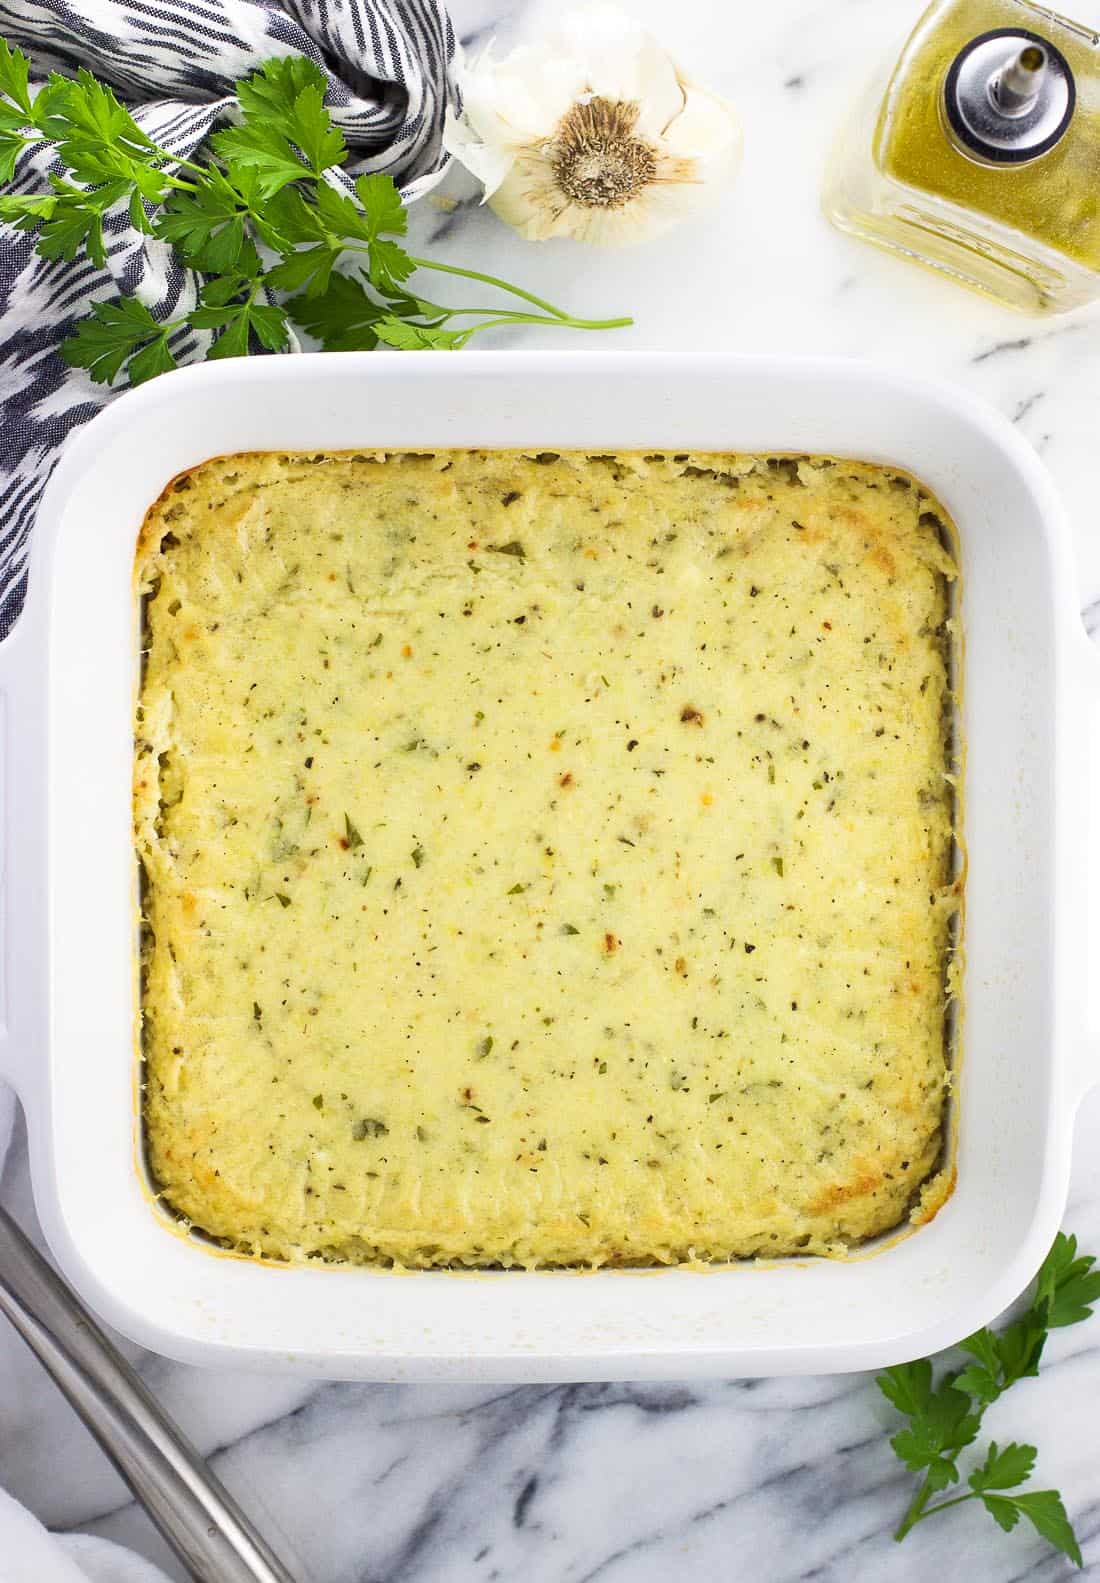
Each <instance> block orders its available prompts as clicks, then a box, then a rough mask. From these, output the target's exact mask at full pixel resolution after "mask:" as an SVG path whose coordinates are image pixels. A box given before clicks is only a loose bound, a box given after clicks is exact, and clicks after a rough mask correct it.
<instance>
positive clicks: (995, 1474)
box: [967, 1440, 1038, 1490]
mask: <svg viewBox="0 0 1100 1583" xmlns="http://www.w3.org/2000/svg"><path fill="white" fill-rule="evenodd" d="M1037 1455H1038V1452H1037V1451H1036V1450H1035V1447H1034V1446H1025V1445H1020V1444H1019V1443H1018V1442H1017V1441H1012V1442H1011V1443H1010V1444H1009V1445H1007V1446H1004V1447H1003V1448H1001V1447H999V1446H998V1445H997V1442H996V1441H995V1440H991V1441H990V1442H989V1450H988V1451H987V1452H986V1457H985V1461H984V1462H983V1463H982V1465H981V1467H980V1468H975V1469H974V1471H973V1473H971V1475H970V1477H969V1479H968V1480H967V1483H968V1484H969V1485H970V1488H971V1489H972V1490H1010V1489H1014V1488H1015V1486H1016V1485H1017V1484H1022V1483H1023V1482H1024V1480H1025V1479H1029V1478H1030V1477H1031V1474H1032V1470H1033V1468H1034V1467H1035V1458H1036V1456H1037Z"/></svg>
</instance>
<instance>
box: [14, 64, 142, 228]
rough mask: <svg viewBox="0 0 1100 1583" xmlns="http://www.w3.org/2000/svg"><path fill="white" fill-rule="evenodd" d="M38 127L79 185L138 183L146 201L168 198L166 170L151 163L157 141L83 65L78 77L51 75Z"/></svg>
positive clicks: (41, 103)
mask: <svg viewBox="0 0 1100 1583" xmlns="http://www.w3.org/2000/svg"><path fill="white" fill-rule="evenodd" d="M37 104H39V105H41V107H42V108H41V113H40V115H39V116H38V121H39V125H40V127H41V129H42V131H43V132H44V133H45V134H46V136H47V137H49V138H51V139H53V140H55V141H56V143H57V153H58V155H59V157H60V158H61V160H62V162H63V163H64V164H65V165H66V166H67V167H68V169H69V170H70V171H71V172H72V174H73V175H74V176H76V177H77V179H78V180H79V181H87V182H100V181H115V180H119V179H121V180H123V181H129V182H133V183H134V185H135V186H136V187H137V189H138V191H139V192H140V193H141V194H142V196H143V197H146V198H150V199H152V200H154V201H156V200H158V199H160V198H161V197H163V195H164V191H165V181H164V175H163V172H162V171H161V170H160V169H159V167H157V166H156V165H155V164H153V163H151V162H150V159H149V156H150V154H153V153H155V152H156V144H155V143H153V142H152V141H151V140H150V139H149V138H148V137H147V136H146V134H145V133H144V132H143V131H142V130H141V128H140V127H139V126H138V124H137V122H136V121H135V120H134V118H133V116H132V115H131V114H130V112H129V111H128V110H127V109H126V108H125V106H124V105H122V104H120V103H119V101H118V99H117V98H116V97H115V95H114V94H113V93H112V91H111V89H110V88H107V87H105V86H104V85H103V84H102V83H100V82H97V81H96V79H95V78H94V77H93V76H92V74H91V72H90V71H87V70H86V69H85V68H84V67H83V66H82V67H81V68H80V70H79V71H78V72H77V74H76V77H75V78H68V77H59V76H57V75H56V74H55V75H53V76H51V78H50V80H49V85H48V89H47V90H46V91H45V92H44V93H43V94H40V95H39V97H38V101H37Z"/></svg>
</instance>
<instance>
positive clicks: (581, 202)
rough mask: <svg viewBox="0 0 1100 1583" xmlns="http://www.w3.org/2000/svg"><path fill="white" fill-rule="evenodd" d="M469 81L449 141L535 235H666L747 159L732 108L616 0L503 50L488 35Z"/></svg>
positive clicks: (495, 198)
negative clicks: (499, 54)
mask: <svg viewBox="0 0 1100 1583" xmlns="http://www.w3.org/2000/svg"><path fill="white" fill-rule="evenodd" d="M459 86H460V88H461V91H462V97H463V114H462V116H461V118H458V117H455V116H454V115H451V116H449V117H448V122H447V126H446V129H445V132H444V138H443V141H444V144H445V146H446V148H447V149H448V150H449V152H450V153H452V154H453V155H454V156H455V158H456V159H457V160H458V161H459V162H460V163H461V164H463V165H465V166H466V168H467V169H468V170H470V171H472V172H473V174H474V175H475V176H476V177H477V178H478V179H479V180H480V181H481V182H482V184H483V185H484V187H485V199H486V200H487V201H488V202H489V203H490V204H491V206H492V208H493V209H494V210H495V211H496V213H497V214H498V215H500V217H501V219H502V220H506V221H507V222H508V223H509V225H513V226H515V228H516V230H517V231H519V233H520V235H521V236H524V237H526V238H527V239H528V240H529V241H539V240H541V239H542V238H544V237H548V236H571V237H575V238H577V239H578V240H580V241H584V242H597V243H618V242H635V241H641V240H642V239H644V238H646V237H650V236H655V235H657V234H658V233H659V232H661V231H664V230H667V229H668V227H669V226H671V225H673V224H674V223H675V222H676V221H677V220H679V219H680V218H681V217H683V216H684V215H687V214H692V213H695V212H697V211H698V210H700V209H702V208H705V207H707V206H709V205H711V204H713V203H714V202H715V201H716V200H717V199H718V198H719V197H720V195H721V191H722V188H723V186H724V185H725V184H726V183H727V182H728V181H729V180H730V179H731V178H732V176H733V175H734V173H735V172H736V169H737V166H738V164H739V163H740V157H741V128H740V124H739V122H738V120H737V117H736V115H735V113H734V111H733V109H732V108H731V106H730V105H728V104H726V103H725V102H724V101H723V100H721V99H718V98H716V97H715V96H714V95H713V94H709V93H707V92H705V91H704V90H703V89H701V88H697V87H696V86H695V85H694V84H693V83H691V82H689V81H688V79H687V78H685V77H683V76H682V75H681V73H680V72H679V70H678V69H677V67H676V65H675V62H674V61H673V60H672V58H671V56H669V55H668V54H667V53H666V51H665V50H663V49H662V48H661V46H660V45H659V44H658V43H657V41H656V39H654V38H653V37H652V35H651V34H649V33H647V32H646V30H645V29H644V28H643V27H641V25H640V24H639V23H637V22H635V21H633V20H632V19H631V18H630V17H627V16H625V15H624V14H623V12H621V11H620V10H618V8H617V7H616V6H613V5H606V4H597V5H593V6H590V7H588V8H587V9H585V10H583V11H576V12H573V13H572V14H570V15H569V16H567V17H565V18H564V19H563V20H562V21H561V23H560V24H559V25H558V27H557V29H556V30H555V31H554V32H553V33H552V34H550V35H549V36H548V37H547V38H546V39H545V41H540V42H539V43H537V44H529V45H525V46H522V47H520V48H518V49H516V50H513V52H512V53H511V54H510V55H509V56H507V58H505V59H503V60H500V61H497V60H494V59H493V56H492V46H491V45H490V46H489V48H488V49H486V50H485V52H484V54H482V55H481V56H480V57H479V58H478V59H477V60H475V61H472V62H469V63H467V64H466V65H465V67H464V68H463V70H462V71H461V73H460V76H459Z"/></svg>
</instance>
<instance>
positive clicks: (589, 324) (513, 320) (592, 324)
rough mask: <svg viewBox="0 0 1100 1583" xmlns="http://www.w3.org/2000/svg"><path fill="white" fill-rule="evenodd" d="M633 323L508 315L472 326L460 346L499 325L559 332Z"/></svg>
mask: <svg viewBox="0 0 1100 1583" xmlns="http://www.w3.org/2000/svg"><path fill="white" fill-rule="evenodd" d="M633 322H634V321H633V319H567V318H564V317H562V318H556V317H555V318H550V317H548V316H547V315H546V314H544V313H509V314H508V315H507V316H506V317H505V318H497V319H485V320H484V321H483V322H482V323H481V324H472V325H471V326H470V328H469V329H468V330H466V331H464V332H463V339H462V344H463V346H465V344H466V342H467V341H468V340H469V339H470V338H471V336H474V335H476V334H477V333H478V331H479V330H495V329H496V328H497V326H498V325H501V324H552V325H554V326H555V328H557V329H560V330H618V329H621V328H622V326H623V325H624V324H633Z"/></svg>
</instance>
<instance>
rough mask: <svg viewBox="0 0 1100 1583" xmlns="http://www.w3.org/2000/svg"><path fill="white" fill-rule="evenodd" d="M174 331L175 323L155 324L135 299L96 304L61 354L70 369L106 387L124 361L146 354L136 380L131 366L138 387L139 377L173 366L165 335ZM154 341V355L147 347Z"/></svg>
mask: <svg viewBox="0 0 1100 1583" xmlns="http://www.w3.org/2000/svg"><path fill="white" fill-rule="evenodd" d="M178 328H179V326H178V325H177V324H171V325H168V324H158V322H157V321H156V319H154V318H153V315H152V314H151V313H150V312H149V309H148V308H147V307H146V306H145V304H144V303H143V302H138V300H137V298H136V297H123V298H121V299H120V300H119V301H118V302H97V303H95V304H94V306H93V308H92V312H91V317H90V318H87V319H83V320H81V322H80V324H78V325H77V327H76V333H75V334H74V335H71V336H70V337H69V339H68V340H67V341H65V343H64V344H63V345H62V348H61V355H62V357H63V358H64V359H65V361H66V363H68V364H69V366H70V367H71V368H86V369H87V370H88V372H89V374H90V375H91V376H92V378H93V379H94V380H95V382H96V384H99V385H110V384H112V383H113V381H114V379H115V377H116V375H117V374H118V372H119V370H120V369H121V368H122V365H123V364H124V363H125V362H126V361H127V359H129V358H132V357H134V356H135V354H141V353H143V352H144V353H148V356H147V358H146V360H145V362H143V363H142V364H141V365H139V377H138V378H137V379H134V375H133V370H132V367H131V375H130V377H131V380H132V381H133V383H135V384H139V383H140V381H141V377H142V376H144V377H145V378H149V377H150V376H151V375H152V374H154V373H160V372H162V370H163V369H167V368H174V367H175V366H176V365H175V360H174V359H173V357H172V354H171V353H170V352H169V350H168V336H169V334H170V333H171V331H172V330H175V329H178ZM158 342H159V343H160V346H161V350H160V351H159V352H157V353H154V352H153V351H152V350H151V348H152V346H154V345H156V344H157V343H158ZM154 365H156V366H154Z"/></svg>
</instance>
